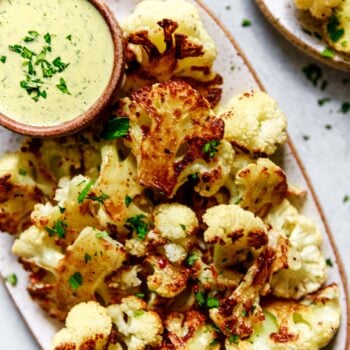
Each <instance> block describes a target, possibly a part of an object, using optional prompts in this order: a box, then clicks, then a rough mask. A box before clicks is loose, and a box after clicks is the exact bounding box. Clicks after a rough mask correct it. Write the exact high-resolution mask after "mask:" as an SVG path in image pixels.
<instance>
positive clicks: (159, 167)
mask: <svg viewBox="0 0 350 350" xmlns="http://www.w3.org/2000/svg"><path fill="white" fill-rule="evenodd" d="M116 113H117V115H118V116H121V117H127V118H129V119H130V130H129V136H130V140H129V141H127V145H128V146H129V147H130V148H131V150H132V152H133V154H134V155H135V157H136V159H137V168H138V180H139V182H140V183H141V184H142V185H143V186H145V187H150V188H154V189H157V190H159V191H160V192H163V193H164V194H165V195H166V196H168V197H173V196H174V194H175V193H176V190H177V189H178V188H179V187H180V186H181V185H182V184H183V183H184V182H186V180H187V177H188V176H189V175H191V174H194V173H198V177H199V180H200V181H201V182H204V183H208V184H210V186H214V184H215V182H220V183H222V182H224V181H223V177H225V175H226V176H228V172H226V170H223V169H222V164H219V165H218V161H219V159H218V157H219V156H220V155H219V152H218V146H219V145H220V140H221V139H222V137H223V133H224V123H223V121H222V120H221V119H218V118H216V117H215V116H214V115H213V112H212V111H211V109H210V106H209V103H208V102H207V100H205V99H204V98H203V97H201V96H200V95H199V94H198V92H197V91H195V90H194V89H192V88H191V87H190V86H189V85H188V84H186V83H184V82H181V81H168V82H165V83H160V84H154V85H152V86H150V87H145V88H143V89H140V90H138V91H137V92H134V93H132V94H131V96H130V98H125V99H123V100H121V101H120V102H119V109H118V110H117V112H116ZM232 157H233V153H232Z"/></svg>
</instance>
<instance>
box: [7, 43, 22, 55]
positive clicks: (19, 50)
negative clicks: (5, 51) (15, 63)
mask: <svg viewBox="0 0 350 350" xmlns="http://www.w3.org/2000/svg"><path fill="white" fill-rule="evenodd" d="M9 49H10V50H11V51H13V52H16V53H19V54H21V53H22V46H21V45H10V46H9Z"/></svg>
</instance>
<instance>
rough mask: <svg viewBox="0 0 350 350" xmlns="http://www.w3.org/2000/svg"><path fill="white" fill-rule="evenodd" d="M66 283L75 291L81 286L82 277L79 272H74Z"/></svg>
mask: <svg viewBox="0 0 350 350" xmlns="http://www.w3.org/2000/svg"><path fill="white" fill-rule="evenodd" d="M68 283H69V285H70V287H71V288H72V289H73V290H74V291H76V290H78V288H79V287H80V286H81V285H82V284H83V276H82V275H81V273H80V272H75V273H74V274H73V275H72V276H70V277H69V280H68Z"/></svg>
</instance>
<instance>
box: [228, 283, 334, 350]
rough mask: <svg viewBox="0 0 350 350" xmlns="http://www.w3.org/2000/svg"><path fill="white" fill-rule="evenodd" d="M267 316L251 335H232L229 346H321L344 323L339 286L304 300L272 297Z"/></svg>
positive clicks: (257, 349)
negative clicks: (244, 336)
mask: <svg viewBox="0 0 350 350" xmlns="http://www.w3.org/2000/svg"><path fill="white" fill-rule="evenodd" d="M263 310H264V315H265V320H264V321H263V323H261V324H259V325H256V326H255V327H254V333H253V334H252V335H251V337H250V338H249V339H246V340H239V339H237V338H235V339H234V340H235V341H232V340H233V339H232V338H228V339H227V340H226V343H225V348H226V349H227V350H282V349H293V350H319V349H323V348H324V347H325V346H326V345H327V344H329V342H330V341H331V339H333V337H334V335H335V333H336V332H337V329H338V328H339V325H340V319H341V309H340V305H339V287H338V286H337V285H335V284H332V285H330V286H327V287H324V288H322V289H320V290H319V291H317V292H316V293H314V294H310V295H308V296H307V297H305V298H304V299H302V300H301V301H293V300H279V299H271V300H267V301H266V302H264V303H263Z"/></svg>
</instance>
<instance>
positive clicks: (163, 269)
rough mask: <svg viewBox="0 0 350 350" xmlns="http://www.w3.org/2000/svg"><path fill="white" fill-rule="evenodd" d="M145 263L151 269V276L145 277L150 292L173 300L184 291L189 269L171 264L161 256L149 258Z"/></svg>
mask: <svg viewBox="0 0 350 350" xmlns="http://www.w3.org/2000/svg"><path fill="white" fill-rule="evenodd" d="M145 261H146V262H147V263H149V264H150V265H151V267H152V268H153V274H152V275H149V276H148V277H147V286H148V288H149V289H150V290H151V291H153V292H156V293H157V294H159V295H160V296H162V297H165V298H173V297H175V296H176V295H178V294H180V293H181V292H182V291H184V290H185V288H186V286H187V280H188V278H189V275H190V270H189V269H187V268H185V267H183V266H181V265H176V264H171V263H170V262H169V261H168V260H167V259H166V258H165V257H162V256H149V257H148V258H147V259H146V260H145Z"/></svg>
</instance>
